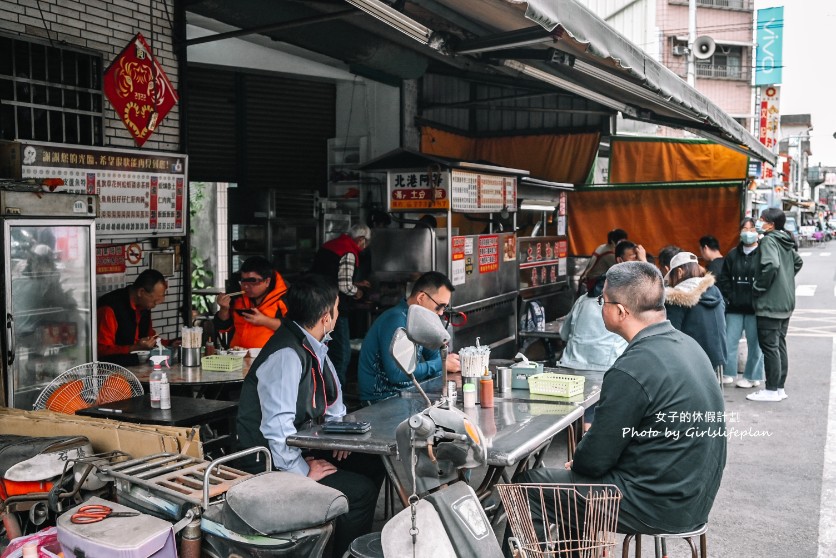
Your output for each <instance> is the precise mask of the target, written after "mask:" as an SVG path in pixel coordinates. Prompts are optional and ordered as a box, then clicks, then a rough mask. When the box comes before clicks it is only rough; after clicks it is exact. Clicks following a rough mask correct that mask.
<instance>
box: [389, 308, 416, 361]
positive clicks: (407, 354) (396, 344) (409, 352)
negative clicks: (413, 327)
mask: <svg viewBox="0 0 836 558" xmlns="http://www.w3.org/2000/svg"><path fill="white" fill-rule="evenodd" d="M413 306H414V305H413ZM415 349H416V347H415V343H413V342H412V341H410V340H409V336H407V334H406V330H405V329H404V328H402V327H399V328H398V329H396V330H395V335H393V336H392V344H391V345H390V346H389V352H390V353H391V354H392V358H394V359H395V362H397V363H398V367H399V368H400V369H401V370H403V371H404V373H406V375H408V376H412V373H413V372H415V367H416V366H417V365H418V353H417V351H416V350H415Z"/></svg>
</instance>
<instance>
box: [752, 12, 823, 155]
mask: <svg viewBox="0 0 836 558" xmlns="http://www.w3.org/2000/svg"><path fill="white" fill-rule="evenodd" d="M774 6H784V50H783V59H784V60H783V62H784V70H783V83H782V84H781V113H782V114H810V115H812V121H813V131H812V132H811V134H810V135H811V142H810V148H811V150H812V152H813V155H812V156H811V157H810V164H811V165H817V164H818V163H821V164H822V165H823V166H834V167H836V139H834V137H833V134H834V133H836V60H835V59H834V56H833V54H834V52H836V46H834V45H836V2H834V1H833V0H792V1H790V0H782V1H776V0H755V9H761V8H771V7H774Z"/></svg>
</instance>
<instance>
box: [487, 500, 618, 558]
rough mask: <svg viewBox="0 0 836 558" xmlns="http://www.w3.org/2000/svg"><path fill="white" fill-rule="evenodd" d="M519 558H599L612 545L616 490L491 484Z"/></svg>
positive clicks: (616, 510) (609, 553) (616, 502)
mask: <svg viewBox="0 0 836 558" xmlns="http://www.w3.org/2000/svg"><path fill="white" fill-rule="evenodd" d="M496 486H497V489H498V490H499V496H500V498H501V499H502V504H503V505H504V506H505V512H506V514H507V515H508V525H509V526H510V527H511V532H512V533H513V534H514V536H513V537H512V538H511V539H510V541H509V542H510V543H511V550H512V551H513V555H514V556H516V557H520V558H558V557H561V558H603V557H605V556H612V555H613V554H612V553H611V552H608V551H609V550H610V549H613V548H615V545H616V527H617V525H618V509H619V506H620V505H621V491H620V490H619V489H618V487H616V486H613V485H611V484H497V485H496Z"/></svg>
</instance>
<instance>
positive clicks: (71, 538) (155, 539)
mask: <svg viewBox="0 0 836 558" xmlns="http://www.w3.org/2000/svg"><path fill="white" fill-rule="evenodd" d="M91 504H101V505H104V506H107V507H109V508H111V509H112V510H113V511H115V512H132V511H136V510H133V509H131V508H128V507H125V506H122V505H119V504H117V503H115V502H109V501H107V500H102V499H101V498H96V497H93V498H90V499H89V500H88V501H86V502H84V503H83V504H81V506H86V505H91ZM81 506H77V507H75V508H73V509H71V510H69V511H67V512H66V513H64V514H63V515H61V516H60V517H59V518H58V521H57V524H58V542H60V543H61V548H62V549H63V550H64V556H65V557H66V558H81V557H82V556H107V557H108V558H177V548H176V545H175V541H174V531H173V530H172V527H171V523H169V522H168V521H164V520H162V519H158V518H156V517H154V516H151V515H147V514H139V515H138V516H135V517H109V518H105V519H104V520H102V521H99V522H98V523H86V524H76V523H73V522H72V521H71V520H70V518H71V517H72V514H73V513H75V512H76V511H78V508H80V507H81Z"/></svg>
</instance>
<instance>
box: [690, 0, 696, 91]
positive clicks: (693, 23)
mask: <svg viewBox="0 0 836 558" xmlns="http://www.w3.org/2000/svg"><path fill="white" fill-rule="evenodd" d="M695 42H697V0H688V85H690V86H691V87H695V86H696V84H697V76H696V73H697V72H696V59H695V58H694V43H695Z"/></svg>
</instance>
